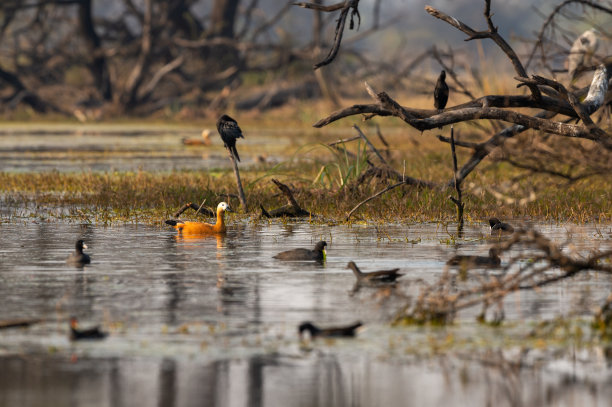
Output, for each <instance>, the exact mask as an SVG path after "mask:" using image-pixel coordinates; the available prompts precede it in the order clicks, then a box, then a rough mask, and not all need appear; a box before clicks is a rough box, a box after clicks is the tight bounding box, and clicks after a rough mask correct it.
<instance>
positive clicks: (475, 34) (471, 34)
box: [425, 0, 542, 100]
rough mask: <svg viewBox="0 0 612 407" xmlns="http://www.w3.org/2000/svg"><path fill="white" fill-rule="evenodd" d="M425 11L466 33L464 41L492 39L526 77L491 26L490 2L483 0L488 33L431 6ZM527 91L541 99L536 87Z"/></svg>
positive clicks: (510, 48) (522, 75) (516, 58)
mask: <svg viewBox="0 0 612 407" xmlns="http://www.w3.org/2000/svg"><path fill="white" fill-rule="evenodd" d="M425 11H427V12H428V13H429V14H430V15H432V16H433V17H436V18H438V19H440V20H442V21H446V22H447V23H448V24H450V25H452V26H453V27H455V28H457V29H458V30H459V31H462V32H464V33H466V34H467V35H468V38H467V39H466V41H470V40H474V39H483V38H490V39H492V40H493V42H495V43H496V44H497V45H498V46H499V47H500V48H501V50H502V51H504V53H505V54H506V55H507V56H508V58H509V59H510V61H511V62H512V66H513V67H514V70H515V71H516V73H517V74H518V75H519V76H521V77H524V78H527V77H528V75H527V71H525V68H524V67H523V64H521V61H520V60H519V58H518V56H517V55H516V52H514V50H513V49H512V47H510V45H509V44H508V43H507V42H506V40H504V39H503V37H502V36H501V35H499V33H498V32H497V27H495V26H494V25H493V21H492V19H491V0H485V11H484V15H485V19H486V20H487V25H488V26H489V31H475V30H473V29H472V28H471V27H469V26H467V25H465V24H464V23H462V22H461V21H459V20H457V19H456V18H454V17H451V16H449V15H447V14H444V13H443V12H441V11H438V10H436V9H435V8H433V7H431V6H425ZM529 90H530V91H531V95H532V96H533V98H534V99H535V100H540V99H541V98H542V94H541V93H540V90H539V89H538V87H537V86H535V85H529Z"/></svg>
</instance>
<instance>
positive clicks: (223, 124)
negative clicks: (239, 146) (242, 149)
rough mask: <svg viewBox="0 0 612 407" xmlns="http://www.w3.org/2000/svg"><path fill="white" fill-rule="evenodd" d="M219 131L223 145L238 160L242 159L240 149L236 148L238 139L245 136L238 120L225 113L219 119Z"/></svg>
mask: <svg viewBox="0 0 612 407" xmlns="http://www.w3.org/2000/svg"><path fill="white" fill-rule="evenodd" d="M217 131H219V135H220V136H221V140H223V145H224V146H225V148H227V149H228V150H229V151H230V152H231V153H232V155H233V156H234V157H236V160H238V161H240V156H239V155H238V150H236V139H238V138H244V136H243V135H242V130H240V127H238V122H237V121H236V120H234V119H232V118H231V117H229V116H228V115H226V114H224V115H223V116H221V117H220V118H219V120H217Z"/></svg>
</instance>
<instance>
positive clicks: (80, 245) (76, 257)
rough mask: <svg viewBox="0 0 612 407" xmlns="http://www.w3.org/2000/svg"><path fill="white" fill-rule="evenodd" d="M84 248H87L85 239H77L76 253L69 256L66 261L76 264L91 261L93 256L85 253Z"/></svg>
mask: <svg viewBox="0 0 612 407" xmlns="http://www.w3.org/2000/svg"><path fill="white" fill-rule="evenodd" d="M83 249H87V245H86V244H85V242H83V240H77V242H76V244H75V245H74V253H72V254H71V255H70V256H68V258H67V259H66V263H68V264H72V265H75V266H82V265H84V264H89V263H91V258H90V257H89V256H88V255H87V254H85V253H83Z"/></svg>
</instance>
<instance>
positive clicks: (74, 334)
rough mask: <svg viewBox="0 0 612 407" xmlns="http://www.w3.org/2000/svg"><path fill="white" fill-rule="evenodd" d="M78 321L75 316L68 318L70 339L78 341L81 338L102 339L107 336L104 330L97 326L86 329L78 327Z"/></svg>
mask: <svg viewBox="0 0 612 407" xmlns="http://www.w3.org/2000/svg"><path fill="white" fill-rule="evenodd" d="M78 327H79V322H78V321H77V319H76V317H71V318H70V339H71V340H73V341H78V340H82V339H104V338H106V337H107V336H108V334H107V333H106V332H102V331H101V330H100V328H99V327H97V326H96V327H93V328H88V329H79V328H78Z"/></svg>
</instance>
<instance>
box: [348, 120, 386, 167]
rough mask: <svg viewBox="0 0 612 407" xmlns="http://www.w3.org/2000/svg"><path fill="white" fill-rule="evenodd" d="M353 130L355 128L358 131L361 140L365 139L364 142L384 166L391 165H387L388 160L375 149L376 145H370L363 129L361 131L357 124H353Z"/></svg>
mask: <svg viewBox="0 0 612 407" xmlns="http://www.w3.org/2000/svg"><path fill="white" fill-rule="evenodd" d="M353 128H354V129H355V130H357V134H359V137H361V138H362V139H363V140H364V141H365V142H366V144H367V145H368V147H370V150H372V151H373V152H374V154H376V156H377V157H378V159H379V160H380V161H381V162H382V163H383V164H385V165H387V166H388V165H389V164H388V163H387V161H386V160H385V159H384V158H383V156H382V155H380V153H379V152H378V150H377V149H376V147H374V145H373V144H372V143H370V140H368V138H367V137H366V135H365V134H363V132H362V131H361V129H360V128H359V127H358V126H357V125H356V124H353Z"/></svg>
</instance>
